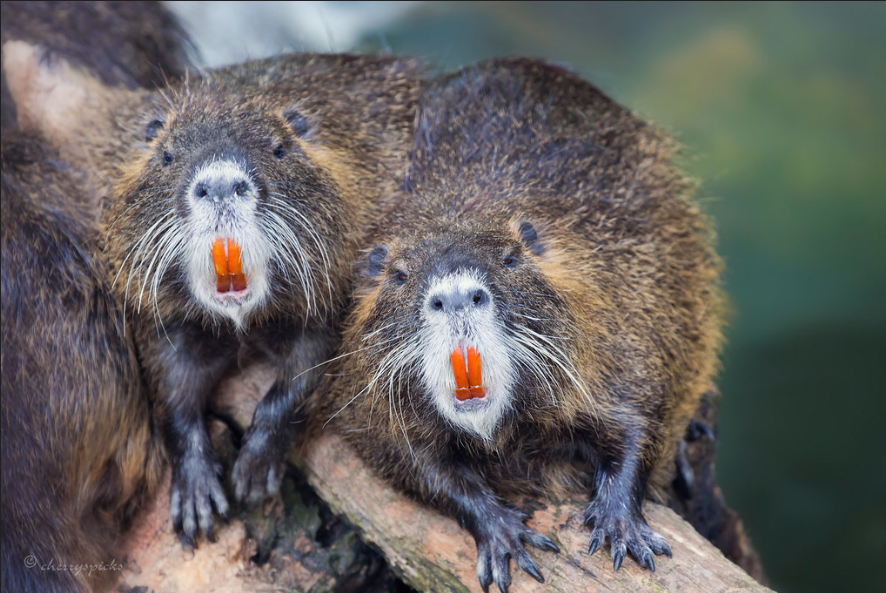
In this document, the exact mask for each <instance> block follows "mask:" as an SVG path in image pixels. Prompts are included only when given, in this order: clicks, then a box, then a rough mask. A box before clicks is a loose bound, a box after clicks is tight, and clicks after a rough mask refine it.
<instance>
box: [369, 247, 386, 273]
mask: <svg viewBox="0 0 886 593" xmlns="http://www.w3.org/2000/svg"><path fill="white" fill-rule="evenodd" d="M386 257H388V246H387V245H376V247H375V249H373V250H372V251H371V252H370V254H369V265H368V266H367V267H366V275H367V276H369V277H370V278H375V277H376V276H378V275H379V274H381V273H382V271H383V270H384V268H385V258H386Z"/></svg>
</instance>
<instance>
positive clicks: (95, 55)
mask: <svg viewBox="0 0 886 593" xmlns="http://www.w3.org/2000/svg"><path fill="white" fill-rule="evenodd" d="M0 17H2V18H0V23H2V25H0V41H2V43H5V42H6V41H9V40H19V41H26V42H29V43H40V44H41V45H43V46H44V47H46V48H47V49H49V50H51V51H52V52H54V53H55V54H57V55H61V56H64V58H65V59H66V60H68V61H69V62H71V63H72V64H75V65H77V66H79V67H81V68H84V69H86V70H89V71H90V72H92V73H94V74H96V75H97V76H99V77H101V79H102V81H104V82H105V83H106V84H109V85H113V86H121V87H125V88H129V89H135V88H138V87H143V88H153V87H155V86H163V85H165V84H166V82H167V81H175V80H179V79H181V78H183V77H184V74H185V71H186V70H187V68H188V59H187V53H188V51H189V50H190V48H191V44H190V42H189V41H188V39H187V37H186V35H185V33H184V31H183V30H182V28H181V26H180V25H179V24H178V22H177V21H176V19H175V17H174V16H173V15H172V14H171V13H170V12H169V11H167V10H166V9H165V8H164V7H163V5H162V4H161V3H160V2H6V1H4V2H3V3H2V6H0ZM2 104H3V107H2V129H3V130H7V129H11V128H13V127H15V126H16V110H15V104H14V103H13V101H12V100H11V97H10V95H9V91H8V90H7V88H6V75H5V72H4V74H3V92H2Z"/></svg>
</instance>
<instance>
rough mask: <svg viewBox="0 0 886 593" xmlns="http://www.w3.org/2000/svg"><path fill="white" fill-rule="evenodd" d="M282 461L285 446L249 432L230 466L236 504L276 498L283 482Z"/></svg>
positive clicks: (259, 432)
mask: <svg viewBox="0 0 886 593" xmlns="http://www.w3.org/2000/svg"><path fill="white" fill-rule="evenodd" d="M253 428H254V427H253ZM285 457H286V447H285V446H281V445H280V444H279V443H277V442H276V441H275V440H274V439H271V438H269V436H268V433H267V432H266V431H262V430H253V429H250V430H249V431H248V432H247V433H246V436H245V437H244V444H243V447H242V448H241V449H240V454H239V455H238V456H237V461H236V463H235V464H234V472H233V476H232V481H233V483H234V496H236V497H237V500H238V501H241V502H242V501H244V500H246V501H248V502H250V503H253V504H255V503H258V502H261V500H262V499H263V498H264V497H265V496H273V495H275V494H277V493H278V492H279V491H280V483H281V482H282V480H283V472H284V469H285V465H284V458H285Z"/></svg>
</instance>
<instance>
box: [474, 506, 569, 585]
mask: <svg viewBox="0 0 886 593" xmlns="http://www.w3.org/2000/svg"><path fill="white" fill-rule="evenodd" d="M525 519H526V515H523V514H522V513H518V512H517V511H511V510H510V509H508V510H507V511H506V512H505V513H502V514H500V515H496V516H493V517H488V518H486V517H484V522H483V524H481V525H479V526H478V527H479V529H478V531H479V535H478V536H476V540H477V578H478V579H480V586H481V587H483V590H484V591H487V592H488V591H489V585H490V584H492V582H493V581H495V584H496V585H498V588H499V589H501V591H502V593H507V590H508V585H510V584H511V577H510V575H509V574H508V558H513V559H514V560H515V561H516V562H517V566H519V567H520V568H522V569H523V570H525V571H526V572H527V573H529V574H530V575H531V576H532V577H533V578H535V579H536V580H537V581H538V582H540V583H543V582H545V580H544V577H543V576H542V575H541V573H540V572H539V570H538V568H537V567H536V566H535V562H534V561H533V560H532V557H531V556H529V553H528V552H527V551H526V549H525V548H524V547H523V545H524V544H530V545H532V546H535V547H536V548H539V549H541V550H549V551H551V552H558V553H559V552H560V548H558V547H557V546H556V545H555V544H554V542H552V541H551V540H550V539H548V538H547V537H545V536H544V535H542V534H540V533H539V532H537V531H535V530H534V529H530V528H529V527H526V525H524V524H523V521H524V520H525Z"/></svg>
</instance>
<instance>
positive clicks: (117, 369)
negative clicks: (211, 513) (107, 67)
mask: <svg viewBox="0 0 886 593" xmlns="http://www.w3.org/2000/svg"><path fill="white" fill-rule="evenodd" d="M2 163H3V186H2V189H3V195H2V238H0V246H2V262H3V264H2V265H3V273H2V281H3V283H2V292H3V297H2V302H3V305H2V308H3V312H2V320H3V324H2V333H3V354H2V378H3V391H2V392H3V399H2V402H3V406H2V439H3V445H2V452H3V462H2V468H3V507H2V509H3V511H2V528H0V534H2V540H3V551H2V557H3V590H4V591H7V590H8V591H29V592H30V591H40V592H44V591H60V592H61V591H63V592H69V591H74V590H77V591H83V590H88V589H89V588H90V587H91V586H92V585H93V584H95V583H96V582H100V581H101V580H102V579H101V578H102V577H104V578H114V577H115V576H116V575H117V573H116V572H115V570H119V569H114V568H109V567H112V566H113V565H112V561H113V562H116V566H120V565H121V563H122V561H123V558H121V557H119V556H117V557H115V556H114V550H115V544H116V543H118V542H117V537H118V536H119V535H120V533H121V531H122V530H123V529H124V528H125V527H126V525H127V524H128V522H129V520H130V519H131V518H132V516H133V513H134V511H135V510H136V509H137V508H138V507H139V505H140V504H141V502H142V501H143V500H144V499H145V497H146V496H147V495H149V494H150V493H151V491H152V490H153V489H154V488H155V487H156V485H157V484H158V483H159V479H160V472H161V449H160V448H159V447H158V446H157V443H156V435H155V434H153V428H152V422H151V417H150V411H149V409H148V402H147V399H146V397H145V394H144V391H143V385H142V382H141V379H140V377H139V372H138V365H137V360H136V354H135V348H134V345H133V344H132V343H131V341H130V340H126V339H125V338H124V337H123V333H124V331H123V326H124V320H123V317H122V314H121V310H120V308H119V307H118V304H117V301H116V299H115V298H114V295H113V292H112V290H111V287H110V283H109V281H108V277H109V270H108V266H107V263H106V261H105V259H104V258H103V257H102V255H101V249H100V245H99V240H98V239H99V234H98V231H97V228H96V227H95V223H94V222H93V216H92V215H91V214H90V212H89V210H88V209H87V207H86V206H85V205H84V204H85V203H86V202H87V201H88V199H87V197H86V196H85V195H83V194H84V190H83V186H84V184H83V178H84V175H83V173H82V171H80V170H78V169H77V168H76V167H72V166H70V165H68V164H65V163H62V162H60V161H59V160H58V155H57V153H55V151H53V150H52V149H51V148H50V147H49V146H47V145H46V143H45V142H43V141H42V140H41V139H39V138H37V137H33V136H29V135H24V134H20V133H16V132H12V133H10V135H7V134H5V133H4V135H3V138H2ZM28 557H33V559H34V561H35V562H36V566H34V565H32V564H29V561H28V560H27V559H28ZM50 563H51V564H50ZM64 564H67V565H69V568H67V569H64V568H63V566H62V565H64ZM80 565H82V566H83V568H82V570H81V571H78V570H77V569H76V568H74V567H76V566H80ZM86 565H94V567H95V571H94V572H93V573H92V574H91V575H90V574H88V572H89V566H86ZM102 565H104V568H101V566H102Z"/></svg>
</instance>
